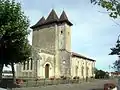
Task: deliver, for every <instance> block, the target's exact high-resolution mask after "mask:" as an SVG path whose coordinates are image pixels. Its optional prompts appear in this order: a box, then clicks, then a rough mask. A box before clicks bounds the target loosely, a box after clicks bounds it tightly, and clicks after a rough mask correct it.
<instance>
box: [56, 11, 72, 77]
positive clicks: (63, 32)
mask: <svg viewBox="0 0 120 90" xmlns="http://www.w3.org/2000/svg"><path fill="white" fill-rule="evenodd" d="M72 25H73V24H72V23H71V22H70V21H69V20H68V18H67V15H66V13H65V12H64V11H63V12H62V14H61V16H60V18H59V25H58V28H59V29H58V30H59V36H58V37H59V38H58V41H59V45H58V46H59V48H58V49H59V60H60V75H61V76H67V77H69V76H70V73H71V72H70V71H71V26H72Z"/></svg>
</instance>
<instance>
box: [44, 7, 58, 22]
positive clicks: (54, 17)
mask: <svg viewBox="0 0 120 90" xmlns="http://www.w3.org/2000/svg"><path fill="white" fill-rule="evenodd" d="M55 21H59V18H58V16H57V14H56V12H55V10H54V9H52V11H51V12H50V14H49V15H48V17H47V19H46V21H45V22H46V23H51V22H55Z"/></svg>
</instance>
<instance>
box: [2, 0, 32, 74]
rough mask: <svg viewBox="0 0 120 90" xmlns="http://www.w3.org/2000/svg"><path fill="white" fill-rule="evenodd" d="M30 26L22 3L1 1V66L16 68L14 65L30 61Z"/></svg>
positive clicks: (8, 0) (12, 0) (11, 0)
mask: <svg viewBox="0 0 120 90" xmlns="http://www.w3.org/2000/svg"><path fill="white" fill-rule="evenodd" d="M28 26H29V20H28V18H27V17H26V16H25V15H24V12H23V11H22V10H21V5H20V3H16V2H15V1H14V0H0V66H3V64H5V65H12V66H14V65H13V64H14V63H19V62H23V61H25V60H28V59H29V57H30V56H31V46H30V45H29V43H28V39H27V37H28V34H29V31H28ZM0 68H1V67H0ZM1 70H2V69H0V72H1Z"/></svg>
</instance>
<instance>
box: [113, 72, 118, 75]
mask: <svg viewBox="0 0 120 90" xmlns="http://www.w3.org/2000/svg"><path fill="white" fill-rule="evenodd" d="M111 74H114V75H120V72H111Z"/></svg>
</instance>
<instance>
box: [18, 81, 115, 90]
mask: <svg viewBox="0 0 120 90" xmlns="http://www.w3.org/2000/svg"><path fill="white" fill-rule="evenodd" d="M107 82H109V83H110V82H112V83H116V82H115V81H113V80H95V81H93V82H87V83H86V82H84V83H81V84H60V85H52V86H46V87H34V88H25V89H16V90H103V87H104V84H105V83H107Z"/></svg>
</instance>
